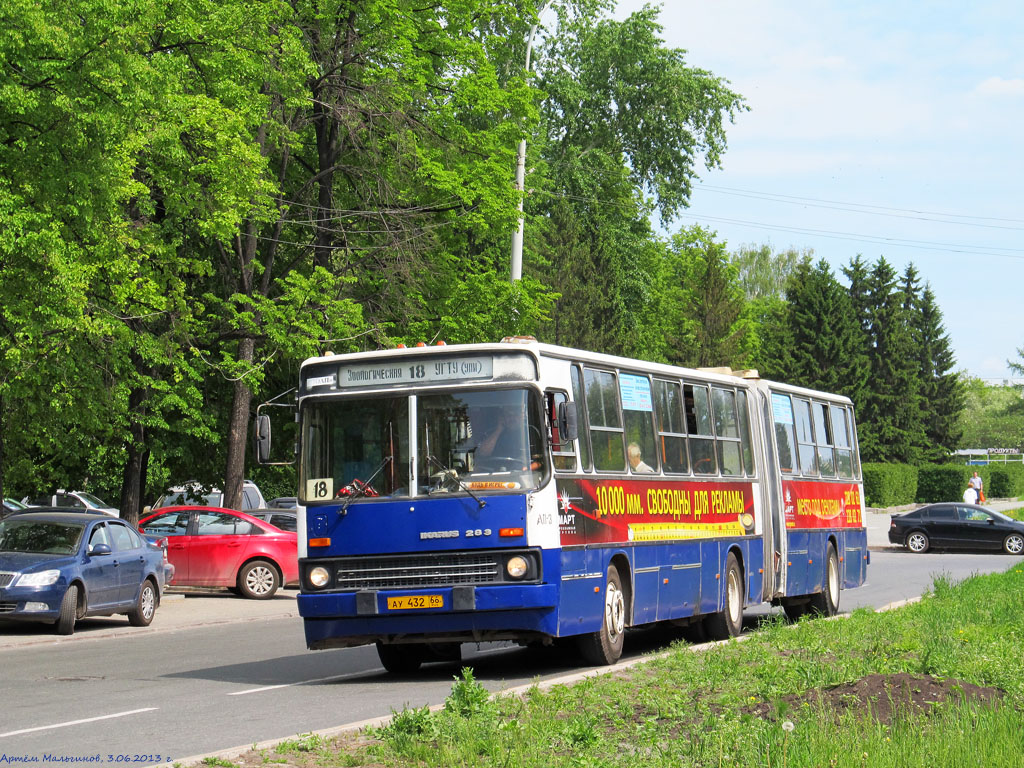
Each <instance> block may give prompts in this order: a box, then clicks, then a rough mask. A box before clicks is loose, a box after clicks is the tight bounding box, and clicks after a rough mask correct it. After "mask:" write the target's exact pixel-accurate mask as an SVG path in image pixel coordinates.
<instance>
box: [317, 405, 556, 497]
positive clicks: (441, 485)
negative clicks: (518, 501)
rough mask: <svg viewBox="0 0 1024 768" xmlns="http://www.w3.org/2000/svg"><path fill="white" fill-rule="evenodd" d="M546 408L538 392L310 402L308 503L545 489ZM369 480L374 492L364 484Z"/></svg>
mask: <svg viewBox="0 0 1024 768" xmlns="http://www.w3.org/2000/svg"><path fill="white" fill-rule="evenodd" d="M411 403H412V405H411ZM411 407H415V409H416V435H415V438H414V439H415V443H414V444H415V445H416V455H417V461H416V465H415V471H416V481H417V482H416V487H415V491H414V492H412V493H410V490H409V488H410V479H411V476H412V473H411V472H410V462H409V460H408V459H409V454H410V451H409V446H410V437H409V413H410V408H411ZM541 413H542V411H541V406H540V401H539V398H538V397H537V396H536V395H535V394H534V393H533V392H532V390H526V389H485V390H459V391H457V392H448V393H441V394H430V395H421V396H419V397H416V398H415V401H412V398H410V397H409V396H406V395H402V396H397V397H376V398H359V399H355V398H353V399H343V400H332V401H326V402H325V401H318V402H311V403H309V404H308V405H306V406H305V410H304V415H303V419H302V424H303V431H302V441H303V451H302V466H301V469H300V473H301V482H300V484H299V485H300V491H301V492H302V493H303V494H304V495H303V497H302V498H303V501H305V502H316V501H329V500H331V499H333V498H336V497H339V496H341V497H347V496H352V495H358V496H360V497H363V496H369V497H372V496H375V495H380V496H402V497H409V496H427V495H436V494H441V493H469V492H476V491H479V490H517V489H524V488H536V487H537V486H538V484H539V482H540V480H541V478H542V477H543V474H544V466H545V459H544V456H543V445H542V441H541V434H542V429H541V424H542V423H543V422H542V416H541ZM363 483H369V484H370V485H371V486H372V489H368V490H362V489H361V488H362V484H363Z"/></svg>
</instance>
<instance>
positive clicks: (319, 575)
mask: <svg viewBox="0 0 1024 768" xmlns="http://www.w3.org/2000/svg"><path fill="white" fill-rule="evenodd" d="M330 580H331V574H329V573H328V572H327V569H326V568H324V567H323V566H322V565H318V566H317V567H316V568H314V569H313V570H311V571H310V572H309V583H310V584H312V585H313V586H314V587H326V586H327V583H328V582H329V581H330Z"/></svg>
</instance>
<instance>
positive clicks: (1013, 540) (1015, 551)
mask: <svg viewBox="0 0 1024 768" xmlns="http://www.w3.org/2000/svg"><path fill="white" fill-rule="evenodd" d="M1003 551H1004V552H1005V553H1006V554H1008V555H1019V554H1021V553H1022V552H1024V536H1021V535H1020V534H1019V533H1011V534H1010V535H1009V536H1007V537H1006V538H1005V539H1003Z"/></svg>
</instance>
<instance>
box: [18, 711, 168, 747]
mask: <svg viewBox="0 0 1024 768" xmlns="http://www.w3.org/2000/svg"><path fill="white" fill-rule="evenodd" d="M157 709H159V707H146V708H145V709H132V710H129V711H128V712H115V713H114V714H112V715H100V716H99V717H87V718H85V719H84V720H69V721H68V722H66V723H54V724H53V725H40V726H37V727H35V728H22V729H21V730H20V731H8V732H7V733H0V739H2V738H4V737H5V736H20V735H21V734H23V733H34V732H36V731H50V730H53V729H54V728H67V727H68V726H71V725H82V724H83V723H95V722H96V721H97V720H111V719H113V718H115V717H127V716H128V715H137V714H139V713H141V712H155V711H156V710H157Z"/></svg>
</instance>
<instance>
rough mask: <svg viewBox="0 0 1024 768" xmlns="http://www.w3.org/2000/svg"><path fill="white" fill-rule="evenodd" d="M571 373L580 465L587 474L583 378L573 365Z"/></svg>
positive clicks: (577, 367) (577, 368)
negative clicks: (577, 425)
mask: <svg viewBox="0 0 1024 768" xmlns="http://www.w3.org/2000/svg"><path fill="white" fill-rule="evenodd" d="M570 371H571V373H572V399H573V400H574V401H575V402H576V418H577V419H579V432H578V433H579V437H578V442H579V444H580V463H581V464H582V469H583V471H584V472H589V471H590V469H591V468H592V467H591V464H590V429H589V426H588V425H589V424H590V422H589V421H588V420H587V409H586V408H584V407H583V405H584V400H583V377H582V376H581V374H580V367H579V366H578V365H574V366H573V367H572V368H571V369H570Z"/></svg>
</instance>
